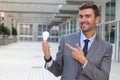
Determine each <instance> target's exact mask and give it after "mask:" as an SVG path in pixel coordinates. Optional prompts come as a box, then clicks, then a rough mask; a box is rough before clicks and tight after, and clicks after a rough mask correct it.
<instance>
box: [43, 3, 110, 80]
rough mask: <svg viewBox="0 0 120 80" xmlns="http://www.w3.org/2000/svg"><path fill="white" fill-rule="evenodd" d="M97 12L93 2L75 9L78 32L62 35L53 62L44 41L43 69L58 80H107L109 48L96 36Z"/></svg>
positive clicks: (108, 44) (108, 45)
mask: <svg viewBox="0 0 120 80" xmlns="http://www.w3.org/2000/svg"><path fill="white" fill-rule="evenodd" d="M99 20H100V17H99V10H98V7H97V6H96V5H95V4H93V3H84V4H82V5H81V6H80V7H79V23H80V28H81V31H80V32H76V33H73V34H70V35H67V36H63V37H62V38H61V41H60V45H59V48H58V53H57V56H56V59H55V60H53V59H52V57H51V54H50V50H49V48H50V46H49V44H48V42H47V41H45V42H43V43H42V47H43V52H44V58H45V61H46V64H45V68H46V69H47V70H49V71H50V72H52V73H53V74H54V75H55V76H61V80H109V73H110V66H111V55H112V46H111V44H110V43H107V42H106V41H104V40H102V39H101V37H100V36H99V35H98V34H97V33H96V24H97V23H98V22H99Z"/></svg>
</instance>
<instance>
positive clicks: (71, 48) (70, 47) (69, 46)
mask: <svg viewBox="0 0 120 80" xmlns="http://www.w3.org/2000/svg"><path fill="white" fill-rule="evenodd" d="M65 45H66V46H67V47H68V48H69V49H70V50H74V49H75V48H74V47H72V46H71V45H70V44H68V43H66V44H65Z"/></svg>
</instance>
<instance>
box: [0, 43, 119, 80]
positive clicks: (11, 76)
mask: <svg viewBox="0 0 120 80" xmlns="http://www.w3.org/2000/svg"><path fill="white" fill-rule="evenodd" d="M50 45H51V52H52V55H53V58H55V53H56V52H57V46H58V44H57V43H50ZM119 67H120V63H115V62H112V68H111V74H110V80H120V76H119V75H120V68H119ZM48 79H49V80H60V77H55V76H54V75H52V74H51V73H50V72H48V71H47V70H45V69H44V59H43V52H42V50H41V43H40V42H18V43H13V44H9V45H5V46H0V80H48Z"/></svg>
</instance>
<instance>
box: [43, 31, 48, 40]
mask: <svg viewBox="0 0 120 80" xmlns="http://www.w3.org/2000/svg"><path fill="white" fill-rule="evenodd" d="M42 36H43V40H44V41H47V39H48V37H49V32H47V31H44V32H43V33H42Z"/></svg>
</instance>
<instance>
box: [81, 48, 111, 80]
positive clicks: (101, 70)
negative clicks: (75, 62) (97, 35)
mask: <svg viewBox="0 0 120 80" xmlns="http://www.w3.org/2000/svg"><path fill="white" fill-rule="evenodd" d="M111 56H112V46H110V47H108V48H107V49H106V51H105V54H104V56H103V58H102V60H101V64H100V66H99V67H96V66H95V65H94V64H92V63H91V62H89V61H88V63H87V65H86V66H85V68H84V70H82V72H81V74H83V75H85V76H86V77H88V78H89V79H90V80H109V74H110V68H111Z"/></svg>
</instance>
